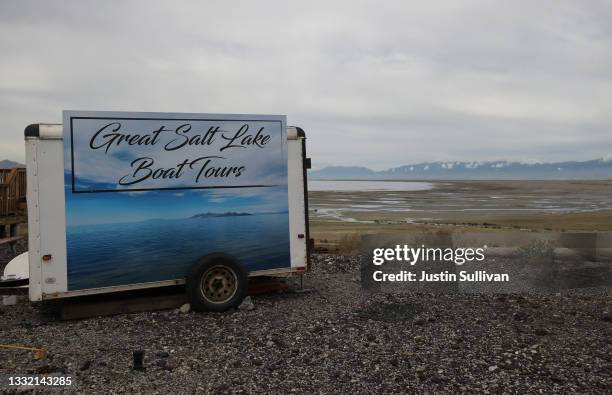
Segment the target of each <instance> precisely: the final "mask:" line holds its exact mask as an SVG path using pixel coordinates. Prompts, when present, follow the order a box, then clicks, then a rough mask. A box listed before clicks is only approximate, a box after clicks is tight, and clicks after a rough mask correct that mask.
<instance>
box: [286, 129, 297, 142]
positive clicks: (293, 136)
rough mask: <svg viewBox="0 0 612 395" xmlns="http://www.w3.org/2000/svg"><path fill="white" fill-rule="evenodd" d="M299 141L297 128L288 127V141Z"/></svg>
mask: <svg viewBox="0 0 612 395" xmlns="http://www.w3.org/2000/svg"><path fill="white" fill-rule="evenodd" d="M297 139H298V130H297V128H296V127H295V126H288V127H287V140H297Z"/></svg>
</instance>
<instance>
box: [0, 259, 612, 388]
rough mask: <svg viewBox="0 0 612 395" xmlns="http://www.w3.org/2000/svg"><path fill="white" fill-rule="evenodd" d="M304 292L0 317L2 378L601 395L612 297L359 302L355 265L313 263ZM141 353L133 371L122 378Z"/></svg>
mask: <svg viewBox="0 0 612 395" xmlns="http://www.w3.org/2000/svg"><path fill="white" fill-rule="evenodd" d="M313 261H314V262H313V270H312V272H310V273H309V274H308V275H307V276H306V278H305V286H306V287H307V288H308V289H310V290H311V291H310V292H302V293H284V294H274V295H266V296H257V297H254V298H253V303H254V306H255V308H254V309H253V310H236V311H232V312H228V313H223V314H199V313H180V312H178V311H160V312H148V313H136V314H126V315H120V316H115V317H104V318H92V319H87V320H81V321H73V322H61V321H57V320H54V319H50V318H49V317H48V315H46V314H43V312H44V308H41V307H32V306H31V305H29V304H28V303H26V302H22V303H20V304H18V305H16V306H0V343H2V344H21V345H28V346H36V347H44V348H47V349H48V350H49V357H48V361H47V366H45V367H42V366H41V363H40V362H37V361H34V360H33V358H32V354H31V353H29V352H26V351H6V350H0V375H1V374H16V373H19V374H24V373H35V372H37V371H41V369H44V370H45V371H51V372H64V373H66V374H71V375H73V376H74V377H76V381H77V389H78V390H79V391H80V392H83V393H97V392H105V393H108V392H111V393H124V392H136V393H167V392H169V391H180V392H194V391H195V392H216V393H226V392H249V393H250V392H256V393H262V392H265V393H289V392H297V393H314V392H323V393H331V392H337V393H380V392H516V393H525V392H541V391H543V392H547V393H548V392H580V393H610V388H612V365H611V363H610V362H611V359H612V348H611V347H610V343H611V341H612V322H611V321H612V319H611V317H610V313H609V312H608V311H607V309H609V308H610V306H611V305H612V303H610V302H611V301H612V297H611V296H610V293H609V291H608V290H605V289H583V290H580V291H579V292H571V293H564V294H552V293H551V294H524V295H512V294H511V295H433V294H404V295H384V294H376V295H366V294H364V293H362V291H361V287H360V280H359V279H360V274H359V264H358V261H357V259H356V258H350V257H342V256H331V255H315V256H314V257H313ZM139 349H142V350H144V351H145V357H144V362H145V367H146V370H144V371H134V370H132V369H131V363H132V351H133V350H139Z"/></svg>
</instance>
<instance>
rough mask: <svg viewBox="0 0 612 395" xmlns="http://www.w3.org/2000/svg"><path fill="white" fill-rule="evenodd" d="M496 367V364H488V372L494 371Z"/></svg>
mask: <svg viewBox="0 0 612 395" xmlns="http://www.w3.org/2000/svg"><path fill="white" fill-rule="evenodd" d="M497 369H498V367H497V365H491V366H489V372H495V371H496V370H497Z"/></svg>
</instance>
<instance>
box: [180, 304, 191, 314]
mask: <svg viewBox="0 0 612 395" xmlns="http://www.w3.org/2000/svg"><path fill="white" fill-rule="evenodd" d="M189 311H191V305H190V304H189V303H185V304H184V305H182V306H181V307H180V308H179V312H181V313H183V314H187V313H189Z"/></svg>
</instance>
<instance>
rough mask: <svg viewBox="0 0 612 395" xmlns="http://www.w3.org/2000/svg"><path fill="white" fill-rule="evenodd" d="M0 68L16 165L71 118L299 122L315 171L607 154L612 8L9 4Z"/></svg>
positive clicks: (4, 6) (610, 145) (5, 151)
mask: <svg viewBox="0 0 612 395" xmlns="http://www.w3.org/2000/svg"><path fill="white" fill-rule="evenodd" d="M433 3H435V4H436V6H434V5H433ZM0 73H1V77H0V118H1V119H2V127H1V129H0V136H1V140H0V159H2V158H7V159H12V160H17V161H21V162H23V161H24V145H23V129H24V127H25V126H26V125H27V124H29V123H34V122H57V123H60V122H61V111H62V110H64V109H75V110H124V111H164V112H217V113H257V114H286V115H287V116H288V122H289V124H292V125H299V126H301V127H303V128H304V129H305V130H306V132H307V135H308V144H309V145H308V149H309V154H310V156H312V158H313V164H315V165H316V167H321V166H324V165H349V164H357V165H365V166H369V167H372V168H375V169H382V168H387V167H391V166H397V165H403V164H408V163H415V162H421V161H433V160H494V159H509V160H521V161H562V160H584V159H592V158H598V157H609V156H610V154H612V2H610V1H601V2H600V1H578V0H577V1H574V2H565V1H497V2H495V1H440V2H431V1H421V2H416V1H415V2H411V1H398V2H390V1H384V2H383V1H371V2H356V1H322V2H316V3H314V2H310V1H300V2H297V1H287V0H284V1H245V2H238V1H226V2H220V1H215V2H212V1H210V2H206V1H199V2H194V3H187V2H184V1H166V2H152V1H146V2H145V1H143V2H124V1H121V2H120V1H74V2H72V1H36V2H30V1H23V0H20V1H9V0H2V1H1V2H0Z"/></svg>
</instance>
